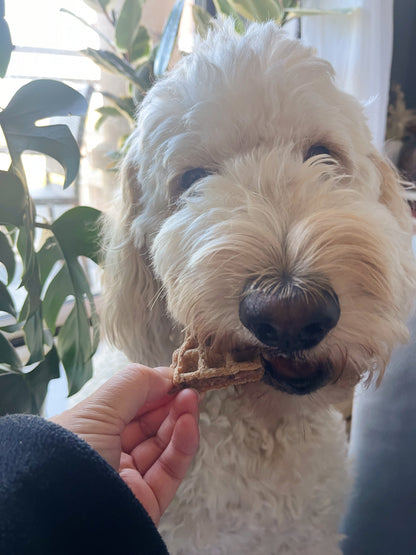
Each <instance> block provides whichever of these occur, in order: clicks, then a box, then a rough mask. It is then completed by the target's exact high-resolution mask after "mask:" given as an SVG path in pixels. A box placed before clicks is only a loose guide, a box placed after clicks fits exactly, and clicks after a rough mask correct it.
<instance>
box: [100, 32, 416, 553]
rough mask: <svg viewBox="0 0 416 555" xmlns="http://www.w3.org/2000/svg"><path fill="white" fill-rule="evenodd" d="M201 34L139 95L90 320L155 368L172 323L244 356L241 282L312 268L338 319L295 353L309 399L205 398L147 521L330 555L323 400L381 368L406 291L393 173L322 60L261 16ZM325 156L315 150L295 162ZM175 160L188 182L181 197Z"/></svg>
mask: <svg viewBox="0 0 416 555" xmlns="http://www.w3.org/2000/svg"><path fill="white" fill-rule="evenodd" d="M232 27H233V26H232V23H230V22H225V23H224V24H219V25H218V27H217V29H216V30H214V31H212V32H210V33H209V35H208V37H207V39H206V40H204V41H202V42H200V43H199V44H197V45H196V48H195V52H194V53H193V54H192V55H190V56H186V57H185V58H184V59H183V60H182V61H181V62H180V63H179V64H178V65H177V67H175V69H174V70H173V71H172V72H171V73H169V74H168V75H167V76H166V78H164V79H162V80H160V81H159V82H158V83H156V85H155V86H154V87H153V89H152V90H151V91H150V92H149V94H148V95H147V97H146V99H145V101H144V102H143V105H142V108H141V110H140V113H139V118H138V125H137V130H136V131H135V133H134V134H133V136H132V138H131V141H130V148H129V151H128V154H127V157H126V160H125V162H124V166H123V170H122V188H123V189H122V195H121V197H120V199H119V201H118V204H117V205H116V206H115V209H114V212H113V216H112V218H111V219H110V221H109V223H108V225H107V245H106V247H107V255H106V268H105V276H104V287H105V296H104V316H103V319H104V325H105V328H106V332H107V334H108V336H109V338H110V339H111V340H112V341H113V342H114V344H115V345H116V346H118V347H119V348H121V349H123V350H124V351H125V352H126V353H127V354H128V356H129V357H130V358H131V359H132V360H136V361H140V362H143V363H147V364H149V365H160V364H169V362H170V358H171V353H172V350H173V349H174V348H175V347H176V346H177V345H178V344H179V343H180V341H181V334H182V332H183V331H184V330H189V331H191V332H192V333H193V334H194V335H196V336H197V337H198V338H199V339H200V340H201V341H204V340H207V339H208V338H209V339H210V340H211V341H214V342H215V344H216V345H217V346H218V348H233V347H235V346H238V345H246V346H247V345H252V346H259V341H258V340H257V339H256V338H255V337H254V336H253V335H252V334H251V333H250V332H249V331H248V330H247V329H246V328H245V327H244V326H243V325H242V323H241V322H240V320H239V308H238V307H239V301H240V299H241V294H242V291H243V289H244V287H245V284H246V283H247V282H248V280H250V279H252V278H259V277H260V278H262V279H263V280H266V279H267V280H272V281H273V282H274V283H276V282H278V281H279V279H280V278H281V276H282V275H290V276H292V278H293V279H296V280H298V281H299V282H300V283H307V282H308V280H309V281H310V280H311V279H312V278H311V276H316V275H319V276H325V279H326V280H327V281H328V283H330V284H331V286H332V288H333V290H334V291H335V292H336V295H337V297H338V299H339V304H340V309H341V313H340V318H339V321H338V324H337V325H336V326H335V328H334V329H332V330H331V331H330V333H328V335H327V336H326V337H325V338H324V339H323V340H322V341H321V342H320V343H319V344H318V345H317V346H315V347H314V348H312V349H309V350H308V351H306V352H305V353H303V354H302V356H303V359H304V360H307V361H309V362H310V363H311V364H314V363H315V362H316V361H318V360H322V359H325V360H328V361H330V363H331V365H332V367H333V368H334V369H335V374H334V376H333V379H332V380H331V381H330V382H329V383H328V384H327V385H325V387H322V388H321V389H319V390H318V391H316V392H314V393H313V394H310V395H304V396H296V395H288V394H286V393H283V392H281V391H278V390H276V389H274V388H272V387H270V386H268V385H266V384H263V383H260V384H253V385H249V386H244V387H241V388H240V389H239V390H238V391H234V390H231V389H230V390H226V391H222V392H214V393H211V394H209V395H207V397H206V399H205V401H204V404H203V407H202V414H201V448H200V451H199V455H198V457H197V459H196V462H195V464H194V466H193V468H192V470H191V472H190V473H189V476H188V477H187V478H186V480H185V482H184V483H183V485H182V487H181V489H180V491H179V493H178V496H177V498H176V500H175V502H174V503H173V504H172V506H171V507H170V509H169V511H168V513H167V514H166V517H165V519H164V520H163V521H162V524H161V530H162V532H163V534H164V537H165V539H166V541H167V545H168V547H169V549H170V550H171V551H172V553H177V554H180V553H182V554H186V555H189V554H196V553H198V554H209V555H215V554H222V553H224V554H241V553H247V554H248V553H250V554H252V553H256V554H266V555H270V554H283V553H284V554H286V553H290V554H297V553H307V554H311V555H322V554H325V555H331V554H333V553H337V552H338V542H339V536H338V533H337V525H338V520H339V515H340V514H341V512H342V509H343V503H344V496H345V492H346V490H347V486H348V481H349V480H348V472H347V463H346V443H345V434H344V429H343V422H342V418H341V417H340V415H339V414H338V413H337V412H336V411H335V410H334V409H332V408H331V406H332V405H333V404H334V403H336V402H338V401H342V400H343V399H345V398H346V397H348V396H349V395H351V391H352V388H353V387H354V385H355V384H356V383H357V381H358V380H359V379H361V378H362V377H365V378H370V377H371V376H372V375H374V374H376V375H377V376H381V375H382V373H383V371H384V368H385V366H386V364H387V362H388V360H389V357H390V353H391V350H392V348H393V346H394V345H395V343H397V342H398V341H405V340H406V338H407V329H406V326H405V321H406V317H407V315H408V311H409V305H410V303H411V299H412V296H413V294H414V290H415V268H414V262H413V257H412V253H411V241H410V237H411V218H410V215H409V213H408V209H407V207H406V203H405V202H404V200H403V199H402V193H401V186H400V183H399V181H398V178H397V175H396V174H395V172H394V171H393V170H392V169H391V168H390V166H389V165H388V164H387V163H386V162H385V161H384V160H382V159H381V157H380V156H379V154H378V153H377V152H376V150H375V148H374V147H373V145H372V143H371V137H370V133H369V131H368V129H367V126H366V124H365V121H364V118H363V113H362V109H361V107H360V105H359V104H358V102H357V101H356V100H355V99H353V98H352V97H350V96H349V95H346V94H345V93H343V92H341V91H339V90H338V89H337V88H336V87H335V85H334V82H333V72H332V69H331V67H330V65H329V64H328V63H327V62H325V61H323V60H321V59H319V58H317V57H315V56H314V55H313V53H312V52H311V50H310V49H308V48H305V47H304V46H302V45H301V44H300V43H299V42H296V41H292V40H289V39H288V38H287V37H286V35H285V34H284V33H283V32H282V31H280V30H278V29H277V28H276V27H275V25H274V24H272V23H270V24H265V25H258V24H253V25H251V26H250V27H249V29H248V31H247V33H246V34H245V35H244V36H243V37H239V36H237V35H235V34H234V31H233V28H232ZM312 145H325V146H326V147H327V149H328V151H329V152H330V155H324V156H322V155H321V156H312V157H310V158H309V159H306V156H305V154H306V153H307V151H308V149H309V148H310V147H311V146H312ZM192 168H204V170H206V172H207V174H206V175H204V176H202V177H201V178H200V179H198V180H196V182H195V183H194V184H193V185H192V186H191V187H190V188H189V190H187V191H185V192H183V191H181V187H180V184H181V176H183V174H184V173H185V172H186V171H188V170H190V169H192Z"/></svg>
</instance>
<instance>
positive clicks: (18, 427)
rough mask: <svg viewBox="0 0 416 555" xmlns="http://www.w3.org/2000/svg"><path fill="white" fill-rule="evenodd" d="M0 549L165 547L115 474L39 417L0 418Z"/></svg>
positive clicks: (22, 552)
mask: <svg viewBox="0 0 416 555" xmlns="http://www.w3.org/2000/svg"><path fill="white" fill-rule="evenodd" d="M0 553H1V554H4V555H6V554H7V555H26V554H27V555H29V554H30V555H38V554H42V555H66V554H71V555H84V554H85V555H87V554H88V555H92V554H100V555H103V554H112V555H117V554H123V555H130V554H132V555H133V554H134V555H138V554H140V555H142V554H143V555H147V554H149V555H150V554H151V555H159V554H166V553H167V550H166V547H165V545H164V543H163V541H162V539H161V537H160V535H159V533H158V532H157V530H156V528H155V526H154V524H153V522H152V520H151V519H150V517H149V515H148V514H147V513H146V511H145V510H144V509H143V507H142V506H141V505H140V503H139V502H138V501H137V500H136V498H135V497H134V495H133V494H132V492H131V491H130V489H129V488H128V487H127V485H126V484H125V483H124V482H123V481H122V480H121V478H120V477H119V476H118V474H117V473H116V472H115V471H114V470H113V469H112V468H111V466H110V465H108V464H107V463H106V462H105V461H104V459H102V458H101V457H100V456H99V455H98V454H97V453H96V452H95V451H94V450H93V449H92V448H91V447H90V446H89V445H88V444H87V443H85V442H84V441H82V440H81V439H80V438H78V437H77V436H76V435H74V434H72V433H71V432H69V431H68V430H65V429H64V428H62V427H60V426H58V425H56V424H53V423H52V422H49V421H47V420H45V419H42V418H39V417H35V416H27V415H14V416H6V417H3V418H0Z"/></svg>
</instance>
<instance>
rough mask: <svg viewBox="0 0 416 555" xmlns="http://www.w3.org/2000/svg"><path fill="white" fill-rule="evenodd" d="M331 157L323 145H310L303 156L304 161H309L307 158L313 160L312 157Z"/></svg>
mask: <svg viewBox="0 0 416 555" xmlns="http://www.w3.org/2000/svg"><path fill="white" fill-rule="evenodd" d="M322 155H326V156H331V151H330V150H329V148H327V147H326V146H324V145H312V146H311V147H309V149H308V152H307V153H306V155H305V158H304V161H305V162H306V160H309V158H313V157H314V156H322Z"/></svg>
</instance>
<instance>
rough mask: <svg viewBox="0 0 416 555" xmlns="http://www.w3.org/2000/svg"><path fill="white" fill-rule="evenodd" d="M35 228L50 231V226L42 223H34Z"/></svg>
mask: <svg viewBox="0 0 416 555" xmlns="http://www.w3.org/2000/svg"><path fill="white" fill-rule="evenodd" d="M35 227H39V228H40V229H49V230H51V229H52V226H51V224H46V223H43V222H35Z"/></svg>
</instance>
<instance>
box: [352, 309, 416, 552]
mask: <svg viewBox="0 0 416 555" xmlns="http://www.w3.org/2000/svg"><path fill="white" fill-rule="evenodd" d="M410 329H411V332H412V335H411V339H410V342H409V344H408V345H406V346H404V347H400V348H398V349H396V351H395V352H394V353H393V356H392V360H391V363H390V364H389V366H388V368H387V370H386V374H385V376H384V379H383V381H382V383H381V386H380V388H379V389H375V388H373V389H371V390H369V391H362V392H360V393H359V394H358V395H357V396H356V399H355V400H354V413H353V418H352V422H353V427H352V435H351V441H352V444H351V458H352V461H353V464H354V468H355V474H356V479H355V484H354V488H353V491H352V494H351V497H350V502H349V507H348V511H347V515H346V518H345V522H344V523H343V527H342V528H343V529H342V531H343V532H344V533H345V534H346V540H345V541H344V543H343V553H344V555H375V554H377V555H411V554H414V553H416V320H415V319H413V321H412V322H411V324H410Z"/></svg>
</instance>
